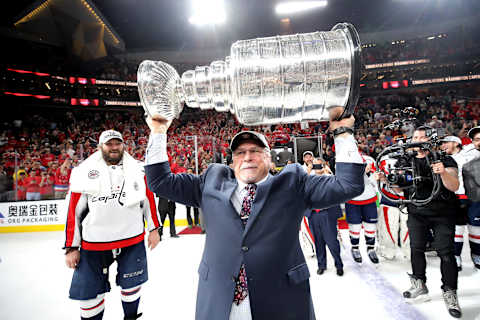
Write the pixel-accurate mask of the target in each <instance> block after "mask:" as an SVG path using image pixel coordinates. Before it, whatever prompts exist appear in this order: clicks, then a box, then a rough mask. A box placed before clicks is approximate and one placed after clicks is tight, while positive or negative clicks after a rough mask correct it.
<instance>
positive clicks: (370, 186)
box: [347, 154, 377, 205]
mask: <svg viewBox="0 0 480 320" xmlns="http://www.w3.org/2000/svg"><path fill="white" fill-rule="evenodd" d="M361 156H362V158H363V161H364V163H366V164H367V168H369V169H370V174H369V175H367V174H364V176H363V180H364V182H365V189H364V190H363V193H362V194H361V195H359V196H357V197H355V198H353V199H352V200H350V201H347V203H349V204H357V205H363V204H369V203H372V202H376V201H377V182H376V181H375V178H374V177H373V172H375V170H376V169H375V160H374V159H373V158H372V157H370V156H367V155H364V154H361Z"/></svg>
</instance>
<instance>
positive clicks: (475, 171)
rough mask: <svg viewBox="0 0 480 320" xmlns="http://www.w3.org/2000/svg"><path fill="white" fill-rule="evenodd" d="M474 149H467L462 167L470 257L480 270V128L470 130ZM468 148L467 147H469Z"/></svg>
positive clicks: (469, 134) (469, 133)
mask: <svg viewBox="0 0 480 320" xmlns="http://www.w3.org/2000/svg"><path fill="white" fill-rule="evenodd" d="M468 136H469V137H470V139H472V144H471V145H469V146H470V147H471V146H473V147H474V149H472V148H465V154H467V157H466V159H465V163H464V164H463V167H462V179H463V184H464V188H465V194H466V195H467V196H468V202H469V208H468V237H469V243H470V256H471V257H472V261H473V264H474V266H475V267H476V268H477V269H480V196H479V195H480V192H479V190H480V179H479V177H480V170H479V169H480V126H477V127H474V128H472V129H470V131H469V132H468ZM469 146H466V147H469Z"/></svg>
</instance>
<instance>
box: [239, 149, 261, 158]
mask: <svg viewBox="0 0 480 320" xmlns="http://www.w3.org/2000/svg"><path fill="white" fill-rule="evenodd" d="M264 150H265V149H260V148H252V149H237V150H235V151H234V152H233V156H234V157H238V158H243V157H245V156H246V155H247V152H249V153H250V154H251V155H252V156H254V157H258V156H259V155H260V154H262V153H263V152H264Z"/></svg>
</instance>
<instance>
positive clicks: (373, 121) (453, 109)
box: [0, 85, 480, 201]
mask: <svg viewBox="0 0 480 320" xmlns="http://www.w3.org/2000/svg"><path fill="white" fill-rule="evenodd" d="M479 90H480V86H474V85H466V86H464V87H459V88H458V89H455V90H448V91H445V89H443V88H438V89H429V90H423V91H415V92H414V93H412V92H409V93H403V94H401V95H400V94H398V95H385V96H372V97H367V98H363V99H361V100H360V102H359V105H358V107H357V110H362V112H356V129H355V135H356V138H357V141H358V144H359V148H360V150H361V151H362V152H363V153H365V154H367V155H371V156H373V157H375V156H376V155H377V154H378V153H379V152H380V151H381V150H382V149H383V148H385V147H386V146H388V145H390V144H392V143H395V138H396V137H397V136H402V135H408V134H409V131H410V130H412V128H398V129H385V127H386V126H387V125H388V124H389V123H391V122H392V121H393V120H394V119H395V118H396V117H397V116H398V113H399V109H402V108H404V107H405V106H413V107H415V108H417V109H418V110H419V114H418V116H417V117H418V122H419V123H427V124H429V125H430V126H432V127H435V128H439V129H441V130H442V133H443V134H444V135H450V134H453V135H456V136H459V137H460V138H461V139H462V141H463V142H464V144H468V143H469V139H468V137H466V132H467V130H468V129H469V128H471V127H472V126H476V125H478V124H479V119H480V99H474V98H465V96H468V97H478V96H480V91H479ZM327 126H328V123H327V122H319V123H310V124H309V125H308V126H301V125H300V124H283V125H268V126H257V127H245V126H243V125H241V124H239V123H238V122H237V121H236V119H235V118H234V116H232V115H231V114H230V113H229V112H225V113H219V112H215V111H213V110H204V111H201V110H198V109H190V108H184V111H183V113H182V115H181V117H180V119H177V120H175V121H174V122H173V124H172V125H171V127H170V129H169V130H170V135H169V141H168V154H169V160H170V163H171V166H172V170H173V171H174V172H176V173H178V172H185V171H186V170H187V169H188V168H192V169H193V170H194V171H195V169H196V168H198V171H199V172H201V171H202V170H204V169H205V168H206V167H207V166H208V165H209V164H210V163H213V162H223V163H226V162H228V160H229V157H231V155H229V153H228V146H229V141H230V139H231V137H232V136H233V135H234V134H235V133H236V132H238V131H239V130H242V129H251V130H256V131H260V132H262V133H263V134H265V136H266V137H267V139H268V141H270V143H271V147H272V148H281V147H282V146H284V145H287V146H292V137H301V136H312V135H317V134H319V135H321V136H322V138H323V141H324V142H325V143H323V144H322V156H323V157H324V158H325V160H327V161H328V160H329V159H331V158H332V157H333V155H334V146H333V139H332V138H331V136H330V135H328V134H326V130H327ZM112 128H113V129H116V130H119V131H120V132H122V134H123V136H124V139H125V145H126V150H127V152H129V153H130V154H132V155H133V156H134V157H135V158H136V159H138V160H140V161H142V160H143V159H144V155H145V148H146V145H147V142H148V134H149V130H148V127H147V126H146V124H145V121H144V120H143V112H142V111H141V110H129V111H121V112H106V111H96V112H85V111H78V110H77V111H65V110H49V111H48V112H42V113H38V114H35V115H33V116H32V115H29V116H28V117H23V118H17V119H10V120H4V122H3V123H2V124H1V127H0V129H1V131H0V154H1V159H0V184H1V185H0V194H1V195H0V199H2V200H3V201H7V200H14V199H17V200H24V199H29V200H38V199H52V198H61V197H64V196H65V193H66V191H67V189H68V178H69V175H70V172H71V169H72V168H73V167H75V166H76V165H78V163H79V162H81V161H82V160H83V159H85V158H86V157H88V156H89V155H90V154H92V153H93V152H95V150H96V147H97V141H98V136H99V134H100V133H101V132H102V131H103V130H106V129H112ZM194 137H196V139H197V141H196V144H197V148H198V155H197V158H196V157H195V138H194ZM196 159H198V161H196ZM273 160H276V157H275V156H274V159H273ZM276 164H277V165H278V166H283V165H284V163H278V162H276Z"/></svg>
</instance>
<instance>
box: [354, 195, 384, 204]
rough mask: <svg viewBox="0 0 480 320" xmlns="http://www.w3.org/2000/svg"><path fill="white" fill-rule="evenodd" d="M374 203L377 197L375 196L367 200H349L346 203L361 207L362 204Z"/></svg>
mask: <svg viewBox="0 0 480 320" xmlns="http://www.w3.org/2000/svg"><path fill="white" fill-rule="evenodd" d="M376 201H377V196H376V195H375V197H373V198H370V199H367V200H350V201H347V203H349V204H356V205H363V204H369V203H373V202H376Z"/></svg>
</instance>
